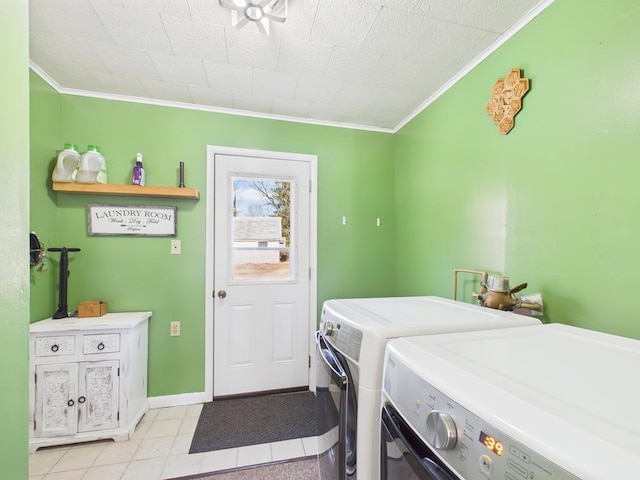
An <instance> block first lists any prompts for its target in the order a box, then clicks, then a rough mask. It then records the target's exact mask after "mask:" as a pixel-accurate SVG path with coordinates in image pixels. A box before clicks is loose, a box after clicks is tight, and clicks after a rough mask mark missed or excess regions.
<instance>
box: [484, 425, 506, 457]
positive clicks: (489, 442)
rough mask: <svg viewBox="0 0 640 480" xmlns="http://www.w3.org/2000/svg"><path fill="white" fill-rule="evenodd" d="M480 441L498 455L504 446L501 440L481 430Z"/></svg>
mask: <svg viewBox="0 0 640 480" xmlns="http://www.w3.org/2000/svg"><path fill="white" fill-rule="evenodd" d="M480 443H482V444H483V445H484V446H485V447H487V448H488V449H489V450H491V451H492V452H493V453H495V454H496V455H498V456H500V455H502V452H504V446H503V445H502V442H501V441H499V440H497V439H496V438H495V437H492V436H491V435H489V434H487V433H485V432H482V431H481V432H480Z"/></svg>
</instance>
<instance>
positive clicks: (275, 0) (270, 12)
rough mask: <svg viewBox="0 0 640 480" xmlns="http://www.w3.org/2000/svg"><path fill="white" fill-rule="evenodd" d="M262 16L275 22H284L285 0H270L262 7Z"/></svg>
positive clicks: (285, 17) (285, 12)
mask: <svg viewBox="0 0 640 480" xmlns="http://www.w3.org/2000/svg"><path fill="white" fill-rule="evenodd" d="M263 11H264V16H265V17H269V18H270V19H271V20H275V21H276V22H280V23H284V21H285V20H286V19H287V0H272V1H271V3H270V4H269V5H267V6H265V7H264V9H263Z"/></svg>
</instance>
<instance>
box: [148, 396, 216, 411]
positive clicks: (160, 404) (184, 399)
mask: <svg viewBox="0 0 640 480" xmlns="http://www.w3.org/2000/svg"><path fill="white" fill-rule="evenodd" d="M210 400H211V399H207V398H206V395H205V393H204V392H193V393H181V394H178V395H164V396H162V397H149V408H165V407H178V406H182V405H195V404H197V403H204V402H208V401H210Z"/></svg>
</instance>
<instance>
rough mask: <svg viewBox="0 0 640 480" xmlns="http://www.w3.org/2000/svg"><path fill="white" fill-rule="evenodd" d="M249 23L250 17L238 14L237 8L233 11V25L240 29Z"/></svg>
mask: <svg viewBox="0 0 640 480" xmlns="http://www.w3.org/2000/svg"><path fill="white" fill-rule="evenodd" d="M247 23H249V19H248V18H247V17H245V16H244V15H240V14H238V12H236V11H235V10H234V11H232V12H231V25H233V26H234V27H236V28H237V29H238V30H240V29H241V28H242V27H244V26H245V25H246V24H247Z"/></svg>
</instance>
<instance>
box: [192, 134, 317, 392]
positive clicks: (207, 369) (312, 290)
mask: <svg viewBox="0 0 640 480" xmlns="http://www.w3.org/2000/svg"><path fill="white" fill-rule="evenodd" d="M216 155H238V156H245V157H260V158H273V159H282V160H297V161H303V162H308V163H309V167H310V172H309V173H310V178H311V194H310V201H309V215H310V218H309V266H310V267H311V272H310V278H309V322H310V324H309V355H311V356H312V357H313V356H314V355H315V332H316V329H317V323H316V322H317V319H316V316H317V305H318V277H317V267H318V188H317V178H318V176H317V172H318V156H317V155H309V154H302V153H289V152H273V151H269V150H253V149H248V148H235V147H223V146H216V145H207V184H206V192H207V194H206V197H207V209H206V235H207V238H206V251H205V277H206V278H205V309H204V311H205V321H204V324H205V328H204V334H205V354H204V362H205V363H204V396H205V401H207V402H210V401H211V400H213V361H214V352H213V326H214V325H213V322H214V318H213V317H214V304H215V303H214V296H213V295H214V291H215V285H214V265H215V264H214V225H215V218H214V215H215V205H214V195H211V194H210V192H211V191H213V188H214V186H215V183H214V180H215V179H214V173H215V168H214V159H215V156H216ZM315 384H316V371H315V362H314V361H311V368H310V369H309V389H310V390H315Z"/></svg>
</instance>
